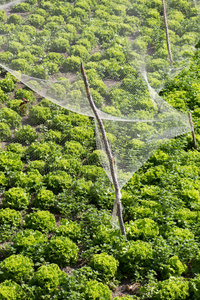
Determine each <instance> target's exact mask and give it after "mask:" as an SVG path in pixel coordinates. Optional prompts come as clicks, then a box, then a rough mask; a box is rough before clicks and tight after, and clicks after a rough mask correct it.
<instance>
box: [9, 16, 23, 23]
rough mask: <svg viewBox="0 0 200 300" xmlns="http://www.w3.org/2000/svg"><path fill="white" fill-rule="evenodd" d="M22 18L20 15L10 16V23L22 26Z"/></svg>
mask: <svg viewBox="0 0 200 300" xmlns="http://www.w3.org/2000/svg"><path fill="white" fill-rule="evenodd" d="M22 21H23V20H22V17H21V16H19V15H14V14H13V15H10V16H9V18H8V21H7V22H8V23H13V24H15V25H17V24H21V23H22Z"/></svg>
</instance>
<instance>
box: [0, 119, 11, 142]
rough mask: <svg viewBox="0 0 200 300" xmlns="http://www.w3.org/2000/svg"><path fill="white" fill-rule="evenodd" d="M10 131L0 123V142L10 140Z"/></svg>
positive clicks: (5, 125) (7, 126)
mask: <svg viewBox="0 0 200 300" xmlns="http://www.w3.org/2000/svg"><path fill="white" fill-rule="evenodd" d="M11 135H12V134H11V131H10V127H9V125H8V124H5V123H4V122H0V142H6V141H9V140H10V138H11Z"/></svg>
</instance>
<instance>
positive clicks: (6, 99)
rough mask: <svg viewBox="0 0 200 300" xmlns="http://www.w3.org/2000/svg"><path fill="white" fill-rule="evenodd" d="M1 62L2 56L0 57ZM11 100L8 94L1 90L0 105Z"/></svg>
mask: <svg viewBox="0 0 200 300" xmlns="http://www.w3.org/2000/svg"><path fill="white" fill-rule="evenodd" d="M0 60H1V55H0ZM8 100H9V97H8V95H7V94H5V93H4V91H3V90H2V89H1V88H0V104H2V103H4V102H7V101H8Z"/></svg>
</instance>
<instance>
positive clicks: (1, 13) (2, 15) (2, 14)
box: [0, 10, 7, 22]
mask: <svg viewBox="0 0 200 300" xmlns="http://www.w3.org/2000/svg"><path fill="white" fill-rule="evenodd" d="M6 19H7V16H6V14H5V11H4V10H1V11H0V21H1V22H2V21H6Z"/></svg>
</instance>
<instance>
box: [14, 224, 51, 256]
mask: <svg viewBox="0 0 200 300" xmlns="http://www.w3.org/2000/svg"><path fill="white" fill-rule="evenodd" d="M47 241H48V239H47V237H46V235H45V234H43V233H41V232H40V231H38V230H35V231H34V230H32V229H25V230H22V231H20V232H18V233H17V234H16V235H15V237H14V239H13V247H14V248H15V250H16V252H17V253H20V254H22V255H24V256H28V257H31V258H32V259H33V260H34V261H37V262H43V261H44V254H45V247H46V244H47Z"/></svg>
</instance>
